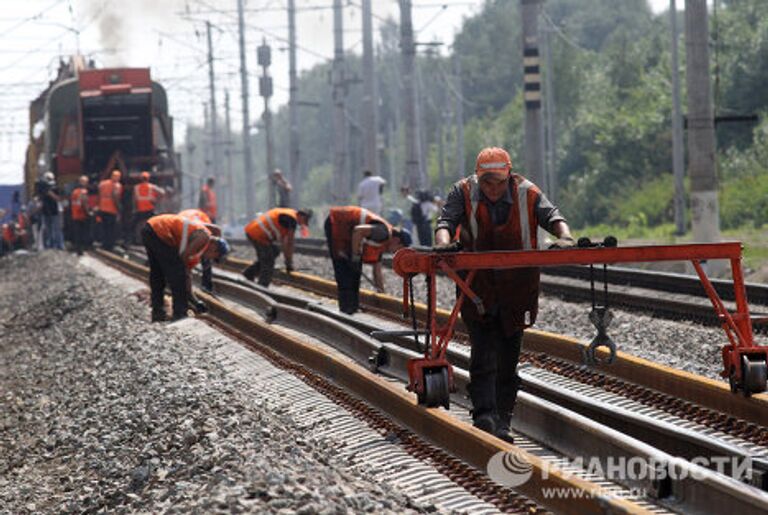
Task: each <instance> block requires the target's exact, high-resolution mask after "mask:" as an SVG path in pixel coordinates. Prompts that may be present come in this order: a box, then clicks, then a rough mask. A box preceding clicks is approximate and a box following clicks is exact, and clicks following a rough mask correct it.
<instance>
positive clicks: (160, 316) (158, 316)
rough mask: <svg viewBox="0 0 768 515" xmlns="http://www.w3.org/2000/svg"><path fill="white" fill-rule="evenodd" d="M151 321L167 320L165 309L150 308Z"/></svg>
mask: <svg viewBox="0 0 768 515" xmlns="http://www.w3.org/2000/svg"><path fill="white" fill-rule="evenodd" d="M152 321H153V322H166V321H168V314H167V313H166V312H165V310H163V311H160V310H154V309H153V310H152Z"/></svg>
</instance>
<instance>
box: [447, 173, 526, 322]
mask: <svg viewBox="0 0 768 515" xmlns="http://www.w3.org/2000/svg"><path fill="white" fill-rule="evenodd" d="M459 185H460V186H461V188H462V192H463V193H464V213H465V216H466V221H467V225H466V226H465V225H462V230H461V239H462V242H463V243H464V247H465V248H467V249H471V250H474V251H489V250H532V249H536V248H537V238H536V233H537V232H538V225H539V221H538V217H537V216H536V205H537V203H538V201H539V198H540V196H541V190H539V188H538V187H537V186H536V185H535V184H533V183H532V182H531V181H529V180H527V179H526V178H525V177H522V176H521V175H518V174H512V175H511V176H510V179H509V191H510V194H511V196H512V205H511V206H510V207H509V214H508V215H507V220H506V221H505V222H504V223H503V224H498V225H495V224H494V223H493V220H492V219H491V215H490V211H489V210H488V205H487V202H486V200H485V199H484V198H483V197H482V196H481V191H480V185H479V184H478V181H477V176H475V175H473V176H471V177H468V178H466V179H462V180H461V181H459ZM471 287H472V290H474V292H475V293H476V294H477V295H478V296H479V297H480V298H481V299H482V300H483V305H484V307H485V309H486V310H489V309H492V308H493V307H494V306H497V307H498V310H499V311H498V312H499V317H500V319H501V321H502V326H503V328H504V331H505V333H508V334H511V333H512V332H514V331H516V330H519V329H522V328H525V327H530V326H531V325H533V324H534V322H535V321H536V315H537V313H538V306H539V269H538V268H536V267H530V268H514V269H509V270H478V271H477V274H476V275H475V279H474V280H473V281H472V285H471ZM461 316H462V318H465V319H468V320H479V319H480V318H482V317H481V316H480V315H479V314H478V313H477V308H476V307H475V304H474V303H473V302H465V303H464V305H463V306H462V309H461Z"/></svg>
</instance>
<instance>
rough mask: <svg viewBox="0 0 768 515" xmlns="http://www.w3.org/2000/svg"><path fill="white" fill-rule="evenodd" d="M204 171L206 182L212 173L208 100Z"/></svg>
mask: <svg viewBox="0 0 768 515" xmlns="http://www.w3.org/2000/svg"><path fill="white" fill-rule="evenodd" d="M203 173H204V174H205V177H200V180H201V181H202V182H205V179H206V178H207V177H210V176H211V175H212V174H211V117H210V114H209V106H208V102H203Z"/></svg>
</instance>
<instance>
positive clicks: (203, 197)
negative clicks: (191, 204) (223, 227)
mask: <svg viewBox="0 0 768 515" xmlns="http://www.w3.org/2000/svg"><path fill="white" fill-rule="evenodd" d="M215 183H216V180H215V179H214V178H213V177H209V178H208V180H207V181H206V184H205V185H203V187H202V188H201V189H200V202H199V206H198V207H199V208H200V209H202V210H203V211H205V214H206V215H208V217H209V218H210V219H211V221H213V223H216V215H217V212H218V207H217V205H216V192H215V191H213V185H214V184H215Z"/></svg>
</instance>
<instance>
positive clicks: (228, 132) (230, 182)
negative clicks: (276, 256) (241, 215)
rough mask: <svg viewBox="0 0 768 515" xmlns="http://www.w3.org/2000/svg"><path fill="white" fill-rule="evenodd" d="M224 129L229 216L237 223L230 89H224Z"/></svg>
mask: <svg viewBox="0 0 768 515" xmlns="http://www.w3.org/2000/svg"><path fill="white" fill-rule="evenodd" d="M224 124H225V126H224V131H225V138H226V142H225V145H226V147H225V149H224V157H225V162H226V164H227V189H226V194H227V217H228V218H229V223H231V224H234V223H235V178H234V177H233V175H232V125H231V123H230V116H229V90H225V91H224Z"/></svg>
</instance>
